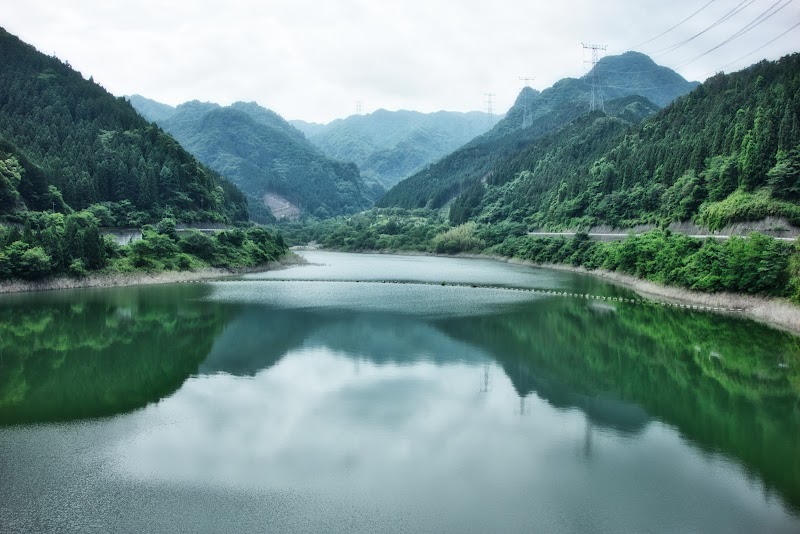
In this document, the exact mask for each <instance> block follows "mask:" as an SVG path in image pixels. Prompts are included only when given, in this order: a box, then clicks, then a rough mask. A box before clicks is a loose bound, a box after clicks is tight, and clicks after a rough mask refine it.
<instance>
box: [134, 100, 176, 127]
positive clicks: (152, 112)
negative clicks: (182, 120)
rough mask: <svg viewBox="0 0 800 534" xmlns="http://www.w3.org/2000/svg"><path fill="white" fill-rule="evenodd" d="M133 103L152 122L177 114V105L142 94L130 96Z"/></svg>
mask: <svg viewBox="0 0 800 534" xmlns="http://www.w3.org/2000/svg"><path fill="white" fill-rule="evenodd" d="M128 100H129V101H130V103H131V105H132V106H133V107H134V109H136V111H138V112H139V114H140V115H141V116H142V117H144V118H145V119H147V120H148V121H150V122H158V121H163V120H164V119H168V118H170V117H172V116H173V115H174V114H175V107H174V106H170V105H169V104H162V103H161V102H156V101H155V100H151V99H149V98H145V97H143V96H142V95H131V96H129V97H128Z"/></svg>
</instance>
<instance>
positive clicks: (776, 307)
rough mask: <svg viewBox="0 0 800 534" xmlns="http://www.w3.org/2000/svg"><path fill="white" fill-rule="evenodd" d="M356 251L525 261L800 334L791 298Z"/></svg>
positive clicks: (600, 273)
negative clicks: (496, 263) (464, 260)
mask: <svg viewBox="0 0 800 534" xmlns="http://www.w3.org/2000/svg"><path fill="white" fill-rule="evenodd" d="M296 250H298V251H316V250H319V251H329V252H342V251H335V250H332V249H323V248H305V247H297V248H296ZM353 254H396V255H398V256H435V257H441V258H467V259H484V260H487V259H488V260H495V261H500V262H503V263H513V264H516V265H526V266H528V267H536V268H540V269H551V270H554V271H563V272H571V273H576V274H583V275H588V276H593V277H595V278H599V279H601V280H604V281H606V282H611V283H613V284H617V285H619V286H622V287H625V288H628V289H630V290H632V291H634V292H636V293H637V294H639V295H641V296H642V297H643V298H645V299H647V300H649V301H651V302H655V303H659V302H666V303H671V304H675V303H679V304H687V305H689V304H690V305H695V306H699V307H702V308H704V309H706V311H708V309H709V308H711V309H712V310H711V311H712V313H726V314H732V315H736V316H739V317H747V318H748V319H752V320H754V321H757V322H759V323H763V324H767V325H769V326H772V327H773V328H778V329H780V330H784V331H787V332H790V333H792V334H795V335H799V336H800V306H797V305H795V304H792V303H791V302H789V301H788V300H786V299H783V298H779V297H765V296H755V295H745V294H741V293H726V292H723V293H702V292H700V291H692V290H690V289H684V288H680V287H677V286H665V285H662V284H658V283H656V282H652V281H650V280H644V279H641V278H636V277H635V276H631V275H627V274H622V273H617V272H614V271H605V270H603V269H594V270H589V269H586V268H585V267H573V266H572V265H562V264H558V263H547V264H541V263H535V262H532V261H530V260H521V259H518V258H513V257H508V256H498V255H489V254H474V253H461V254H437V253H433V252H423V251H411V250H410V251H397V252H393V251H386V250H379V251H375V250H365V251H361V252H353ZM713 308H718V309H713Z"/></svg>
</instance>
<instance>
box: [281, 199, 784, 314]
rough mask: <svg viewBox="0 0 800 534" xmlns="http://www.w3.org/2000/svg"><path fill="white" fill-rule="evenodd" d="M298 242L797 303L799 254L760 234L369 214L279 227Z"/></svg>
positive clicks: (422, 212) (384, 212)
mask: <svg viewBox="0 0 800 534" xmlns="http://www.w3.org/2000/svg"><path fill="white" fill-rule="evenodd" d="M281 230H282V231H283V232H284V233H285V234H286V235H287V238H288V239H289V241H290V242H291V243H293V244H299V243H307V242H310V241H316V242H318V243H319V244H321V245H322V246H324V247H327V248H332V249H336V250H343V251H377V250H383V251H418V252H430V253H438V254H459V253H484V254H490V255H497V256H504V257H513V258H518V259H523V260H530V261H533V262H535V263H541V264H548V263H562V264H568V265H573V266H582V267H585V268H587V269H605V270H609V271H616V272H620V273H624V274H629V275H632V276H635V277H639V278H644V279H647V280H651V281H654V282H658V283H663V284H667V285H673V286H678V287H683V288H686V289H692V290H698V291H705V292H711V293H713V292H720V291H730V292H737V293H750V294H760V295H772V296H780V297H788V298H792V299H793V300H796V301H800V249H798V246H797V244H796V243H793V242H786V241H779V240H777V239H774V238H771V237H767V236H764V235H762V234H752V235H750V236H748V237H731V238H730V239H727V240H723V241H717V240H715V239H707V240H702V239H697V238H692V237H689V236H686V235H683V234H677V233H672V232H670V231H668V230H667V231H662V230H653V231H651V232H647V233H645V234H641V235H631V236H629V237H628V238H627V239H625V240H624V241H612V242H599V241H594V240H591V239H590V238H589V236H588V234H585V233H578V234H577V235H576V237H575V238H567V237H534V236H529V235H527V228H526V226H525V225H524V224H522V223H518V222H511V221H502V222H499V223H493V224H480V223H475V222H473V221H470V222H467V223H465V224H462V225H459V226H456V227H451V226H449V225H448V224H447V223H446V221H445V219H444V217H443V216H442V215H441V214H439V213H437V212H434V211H429V210H414V211H405V210H401V209H398V208H388V209H377V208H375V209H372V210H369V211H366V212H364V213H360V214H357V215H353V216H349V217H345V218H337V219H329V220H325V221H316V222H308V221H306V222H304V223H292V224H288V225H283V226H281Z"/></svg>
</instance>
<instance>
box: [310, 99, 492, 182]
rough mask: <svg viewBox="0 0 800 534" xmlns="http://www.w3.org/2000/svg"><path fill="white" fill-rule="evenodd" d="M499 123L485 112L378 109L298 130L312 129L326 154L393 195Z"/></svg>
mask: <svg viewBox="0 0 800 534" xmlns="http://www.w3.org/2000/svg"><path fill="white" fill-rule="evenodd" d="M498 120H499V117H490V116H488V115H487V114H485V113H480V112H471V113H456V112H450V111H439V112H436V113H420V112H417V111H405V110H400V111H387V110H385V109H379V110H378V111H375V112H374V113H370V114H367V115H352V116H350V117H347V118H346V119H338V120H335V121H333V122H331V123H330V124H327V125H325V126H321V127H318V128H314V127H313V126H312V127H311V128H309V127H308V125H307V124H306V123H299V125H298V126H299V127H305V128H307V132H306V135H307V137H308V139H309V140H310V141H311V142H312V143H314V144H315V145H316V146H318V147H319V148H320V149H321V150H322V151H323V152H324V153H325V154H327V155H328V156H330V157H332V158H334V159H337V160H340V161H352V162H354V163H355V164H356V165H358V168H359V169H361V174H362V176H364V178H365V179H366V180H369V181H374V182H377V183H378V184H380V185H381V186H382V187H383V188H385V189H388V188H390V187H392V186H393V185H395V184H397V183H398V182H399V181H400V180H402V179H403V178H406V177H407V176H410V175H412V174H413V173H415V172H417V171H418V170H420V169H422V168H423V167H424V166H425V165H427V164H429V163H432V162H434V161H436V160H437V159H439V158H441V157H442V156H445V155H447V154H449V153H450V152H452V151H453V150H455V149H456V148H458V147H460V146H461V145H463V144H464V143H466V142H467V141H469V140H471V139H472V138H474V137H476V136H478V135H480V134H483V133H484V132H486V131H487V130H488V129H489V128H491V127H492V126H494V125H495V123H496V122H497V121H498ZM317 126H319V125H317ZM301 129H302V128H301Z"/></svg>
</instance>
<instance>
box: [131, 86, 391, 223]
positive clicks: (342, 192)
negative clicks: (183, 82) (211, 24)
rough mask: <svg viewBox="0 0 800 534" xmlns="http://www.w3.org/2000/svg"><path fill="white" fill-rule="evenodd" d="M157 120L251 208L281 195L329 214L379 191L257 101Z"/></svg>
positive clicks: (195, 107) (191, 109)
mask: <svg viewBox="0 0 800 534" xmlns="http://www.w3.org/2000/svg"><path fill="white" fill-rule="evenodd" d="M131 102H132V103H133V104H134V105H135V106H141V113H142V114H143V115H144V114H148V113H149V114H151V116H153V117H155V116H157V114H159V113H163V112H164V111H165V108H164V107H159V106H156V105H155V104H154V103H153V102H152V101H146V99H144V100H140V99H136V100H132V101H131ZM156 104H157V103H156ZM153 114H155V115H153ZM155 120H156V121H157V122H158V124H159V125H160V126H161V127H162V128H164V130H166V131H167V132H169V133H171V134H172V135H174V136H175V138H176V139H177V140H178V141H180V143H181V144H182V145H183V146H184V147H186V149H187V150H188V151H190V152H191V153H192V154H194V155H195V156H196V157H197V158H198V159H199V160H200V161H202V162H203V163H205V164H207V165H208V166H209V167H211V168H212V169H214V170H216V171H218V172H219V173H221V174H222V175H224V176H226V177H227V178H230V179H231V180H232V181H233V182H234V183H235V184H236V185H237V186H239V187H240V188H241V189H242V191H244V192H245V193H246V194H247V195H248V197H249V198H250V199H251V207H254V206H257V205H261V206H263V202H264V198H265V196H266V195H277V196H278V197H281V198H282V199H285V200H286V201H288V202H290V203H291V204H293V205H295V206H297V207H298V208H299V209H301V210H302V211H303V212H305V213H309V214H313V215H316V216H318V217H329V216H332V215H337V214H341V213H352V212H355V211H359V210H361V209H364V208H367V207H369V206H370V205H371V204H372V201H373V200H374V198H375V196H377V194H378V192H379V191H374V190H372V189H371V188H369V187H368V186H367V185H366V184H365V183H364V181H363V180H362V179H361V176H360V174H359V171H358V168H357V167H356V166H355V165H354V164H352V163H340V162H338V161H334V160H332V159H330V158H328V157H326V156H325V155H323V154H322V152H320V150H319V149H318V148H316V147H314V146H313V145H312V144H311V143H309V142H308V140H307V139H306V138H305V136H304V135H303V134H302V133H301V132H300V131H299V130H297V129H296V128H294V127H293V126H292V125H290V124H289V123H288V122H286V121H285V120H283V119H282V118H281V117H280V116H279V115H278V114H276V113H274V112H272V111H270V110H268V109H265V108H262V107H261V106H259V105H258V104H256V103H254V102H253V103H245V102H237V103H235V104H233V105H231V106H227V107H222V106H219V105H217V104H211V103H202V102H197V101H192V102H187V103H185V104H181V105H179V106H178V107H177V108H175V111H174V113H172V114H171V115H169V116H167V117H166V118H163V119H155Z"/></svg>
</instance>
